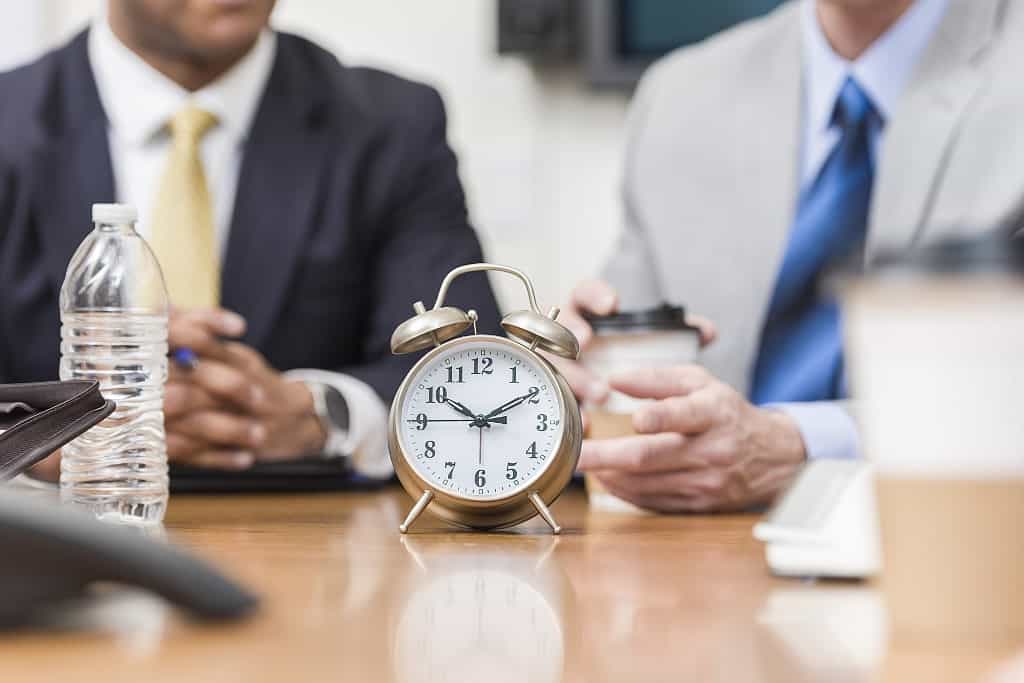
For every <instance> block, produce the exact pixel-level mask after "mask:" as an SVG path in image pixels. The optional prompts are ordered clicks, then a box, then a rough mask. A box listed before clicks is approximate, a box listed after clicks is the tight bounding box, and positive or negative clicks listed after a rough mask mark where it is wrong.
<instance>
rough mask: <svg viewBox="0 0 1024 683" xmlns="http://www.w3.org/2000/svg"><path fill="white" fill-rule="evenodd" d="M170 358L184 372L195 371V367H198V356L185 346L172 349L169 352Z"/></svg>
mask: <svg viewBox="0 0 1024 683" xmlns="http://www.w3.org/2000/svg"><path fill="white" fill-rule="evenodd" d="M171 358H172V359H173V360H174V362H175V363H177V364H178V367H180V368H183V369H185V370H195V369H196V366H197V365H199V356H197V355H196V352H195V351H193V350H192V349H190V348H188V347H187V346H181V347H179V348H176V349H174V351H173V352H171Z"/></svg>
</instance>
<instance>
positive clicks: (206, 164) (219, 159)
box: [89, 19, 391, 477]
mask: <svg viewBox="0 0 1024 683" xmlns="http://www.w3.org/2000/svg"><path fill="white" fill-rule="evenodd" d="M276 46H277V37H276V35H275V34H274V33H273V32H272V31H269V30H268V31H265V32H264V33H263V34H262V35H261V36H260V38H259V40H258V41H257V42H256V45H255V46H254V47H253V49H252V50H250V52H249V54H247V55H246V56H245V58H243V59H242V61H240V62H239V63H238V64H237V65H235V66H234V67H233V68H232V69H231V70H230V71H229V72H227V73H226V74H224V75H223V76H221V77H220V78H218V79H217V80H216V81H215V82H213V83H211V84H210V85H208V86H206V87H204V88H202V89H200V90H198V91H196V92H189V91H187V90H185V89H184V88H182V87H181V86H179V85H178V84H177V83H175V82H173V81H171V80H170V79H168V78H167V77H166V76H164V75H163V74H161V73H160V72H159V71H157V70H156V69H154V68H153V67H151V66H150V65H149V64H147V63H146V62H145V61H143V60H142V59H141V58H140V57H139V56H138V55H136V54H135V53H134V52H132V51H131V50H130V49H128V48H127V47H126V46H125V45H124V44H123V43H122V42H121V41H120V40H119V39H118V38H117V36H115V35H114V32H113V31H112V30H111V28H110V25H109V23H108V22H107V21H106V20H105V19H100V20H98V21H96V22H94V24H93V26H92V30H91V31H90V32H89V63H90V65H91V67H92V71H93V74H94V77H95V79H96V86H97V89H98V91H99V96H100V101H101V103H102V105H103V109H104V111H105V112H106V115H107V121H108V129H107V137H108V140H109V144H110V159H111V164H112V166H113V172H114V180H115V186H116V188H117V200H118V201H119V202H122V203H125V204H132V205H133V206H135V207H136V208H137V209H138V212H139V222H138V229H139V233H140V234H141V235H142V236H143V237H146V236H148V235H149V231H150V221H151V217H152V212H153V206H154V203H155V201H156V196H157V192H158V190H159V187H160V183H161V181H162V176H163V172H164V167H165V166H166V164H167V159H168V154H169V152H170V146H171V136H170V132H169V130H168V126H167V124H168V123H169V122H170V120H171V118H172V117H173V116H174V114H176V113H177V112H178V111H179V110H181V109H182V108H184V107H185V105H186V104H192V105H194V106H197V107H199V108H201V109H204V110H206V111H208V112H210V113H212V114H214V115H216V117H217V121H218V124H217V125H216V126H215V127H214V128H213V129H211V130H210V131H209V132H208V133H207V134H206V135H205V136H204V137H203V140H202V143H201V148H200V155H201V157H202V161H203V168H204V171H205V174H206V182H207V185H208V188H209V191H210V196H211V198H212V201H213V217H214V226H215V230H216V233H217V234H216V237H217V243H218V246H219V248H220V253H221V256H222V257H223V255H224V252H225V249H226V247H227V243H228V231H229V230H230V227H231V217H232V213H233V211H234V205H235V191H236V189H237V187H238V175H239V172H240V170H241V167H242V153H243V146H244V143H245V140H246V138H247V137H248V135H249V130H250V129H251V127H252V122H253V119H254V118H255V116H256V111H257V108H258V106H259V102H260V99H261V98H262V95H263V91H264V89H265V87H266V84H267V80H268V79H269V77H270V71H271V68H272V67H273V64H274V55H275V52H276ZM287 375H288V376H290V377H292V378H294V379H300V380H303V381H315V382H321V383H326V384H330V385H332V386H334V387H335V388H336V389H337V390H338V391H340V392H341V393H342V395H343V396H344V397H345V401H346V403H348V408H349V418H350V425H349V435H348V439H347V441H346V444H345V446H346V450H348V451H349V452H351V453H352V454H353V464H354V465H355V467H356V469H357V470H358V471H359V472H360V473H361V474H364V475H366V476H371V477H385V476H389V475H390V474H391V463H390V460H389V459H388V456H387V439H386V436H385V435H386V431H387V426H386V425H387V410H386V409H385V406H384V403H383V402H382V401H381V400H380V398H379V397H378V396H377V394H376V393H375V392H374V391H373V389H371V388H370V387H369V386H368V385H366V384H365V383H364V382H362V381H360V380H358V379H355V378H354V377H349V376H347V375H343V374H339V373H335V372H325V371H322V370H297V371H292V372H291V373H287Z"/></svg>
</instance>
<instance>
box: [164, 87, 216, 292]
mask: <svg viewBox="0 0 1024 683" xmlns="http://www.w3.org/2000/svg"><path fill="white" fill-rule="evenodd" d="M215 125H217V117H216V116H214V115H213V114H211V113H209V112H206V111H203V110H202V109H197V108H195V107H193V106H191V105H189V106H187V107H185V108H184V109H182V110H181V111H180V112H178V113H177V114H176V115H175V116H174V118H173V119H172V120H171V122H170V131H171V137H172V146H171V152H170V156H169V158H168V160H167V169H166V170H165V171H164V177H163V181H162V182H161V183H160V191H159V194H157V199H156V205H155V207H154V211H153V225H152V231H151V233H150V235H151V239H150V243H151V244H152V246H153V251H155V252H156V256H157V259H158V260H159V261H160V266H161V268H163V271H164V280H165V281H166V283H167V291H168V293H169V294H170V298H171V304H172V305H174V306H176V307H178V308H182V309H192V308H212V307H214V306H218V305H220V255H219V253H218V250H217V244H216V236H215V235H214V227H213V203H212V202H211V201H210V190H209V188H208V187H207V185H206V174H205V173H204V172H203V161H202V158H201V157H200V156H199V143H200V142H201V141H202V139H203V135H205V134H206V132H207V131H209V130H210V129H211V128H213V127H214V126H215Z"/></svg>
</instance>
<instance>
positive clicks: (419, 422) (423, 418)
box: [416, 413, 427, 432]
mask: <svg viewBox="0 0 1024 683" xmlns="http://www.w3.org/2000/svg"><path fill="white" fill-rule="evenodd" d="M426 428H427V414H426V413H420V414H419V415H417V416H416V431H417V432H422V431H423V430H424V429H426Z"/></svg>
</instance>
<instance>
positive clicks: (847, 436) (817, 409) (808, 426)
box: [764, 401, 861, 460]
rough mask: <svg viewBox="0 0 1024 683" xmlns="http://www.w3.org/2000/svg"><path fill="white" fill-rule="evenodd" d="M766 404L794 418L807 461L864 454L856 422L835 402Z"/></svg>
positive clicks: (851, 457) (767, 406) (855, 456)
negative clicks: (801, 438)
mask: <svg viewBox="0 0 1024 683" xmlns="http://www.w3.org/2000/svg"><path fill="white" fill-rule="evenodd" d="M764 407H765V408H771V409H774V410H780V411H782V412H784V413H786V414H787V415H789V416H790V417H791V418H793V420H794V421H795V422H796V425H797V428H798V429H799V430H800V435H801V436H802V437H803V440H804V448H805V449H806V450H807V459H808V460H816V459H819V458H831V459H854V458H859V457H860V456H861V445H860V432H859V431H858V430H857V423H856V422H854V420H853V417H851V416H850V413H848V412H847V411H846V410H844V409H843V408H842V407H840V406H838V405H836V404H835V403H830V402H828V401H815V402H812V403H775V404H771V405H766V406H764Z"/></svg>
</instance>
